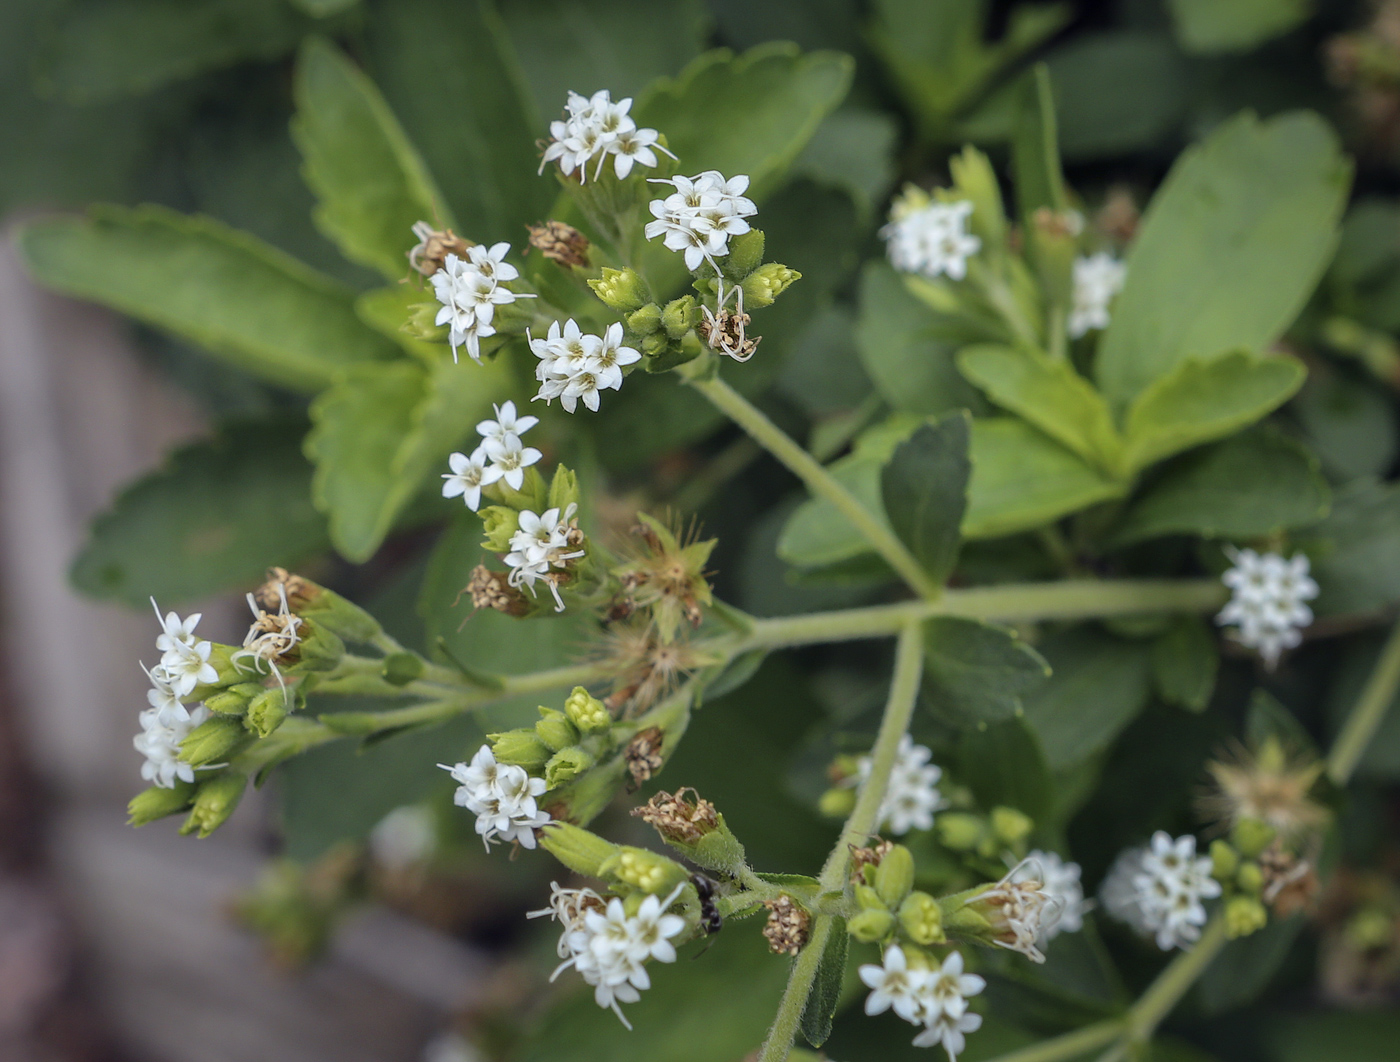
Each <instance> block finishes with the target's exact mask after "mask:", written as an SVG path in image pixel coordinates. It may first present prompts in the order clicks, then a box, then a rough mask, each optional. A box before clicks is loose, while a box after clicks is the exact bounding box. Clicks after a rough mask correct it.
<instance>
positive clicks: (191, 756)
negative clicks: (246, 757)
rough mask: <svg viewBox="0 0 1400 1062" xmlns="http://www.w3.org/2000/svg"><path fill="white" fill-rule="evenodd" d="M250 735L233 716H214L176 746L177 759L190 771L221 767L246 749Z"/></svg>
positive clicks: (238, 719)
mask: <svg viewBox="0 0 1400 1062" xmlns="http://www.w3.org/2000/svg"><path fill="white" fill-rule="evenodd" d="M252 741H253V735H252V734H250V733H248V731H247V730H246V729H245V728H244V726H243V720H242V719H240V718H238V717H237V716H228V715H216V716H213V717H211V718H209V719H207V720H205V721H204V722H203V723H201V724H200V725H199V726H197V727H195V728H194V729H193V730H191V731H190V732H189V734H187V735H186V736H185V740H184V741H182V742H181V743H180V759H182V760H184V761H185V762H186V763H188V764H190V765H191V766H193V767H205V766H208V765H209V764H211V763H225V762H227V761H228V760H230V759H232V758H233V757H234V756H235V755H237V754H238V752H239V751H240V750H242V749H243V748H245V747H247V746H248V745H249V744H251V743H252Z"/></svg>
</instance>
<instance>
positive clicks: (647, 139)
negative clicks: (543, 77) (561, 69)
mask: <svg viewBox="0 0 1400 1062" xmlns="http://www.w3.org/2000/svg"><path fill="white" fill-rule="evenodd" d="M564 108H565V113H566V115H567V117H565V118H564V120H563V121H554V122H550V123H549V135H550V136H552V137H553V138H554V139H553V140H552V141H551V142H550V144H549V146H548V147H546V148H545V149H544V158H542V159H541V160H540V172H541V173H543V172H544V168H545V166H546V165H547V164H549V163H550V162H553V161H554V160H556V159H557V160H558V162H559V170H560V172H562V173H563V174H565V175H566V176H567V175H568V174H571V173H573V172H574V170H578V171H579V175H578V176H579V182H580V183H582V182H584V181H587V180H588V163H589V162H591V161H592V160H593V159H594V158H596V159H597V160H598V168H597V169H596V170H595V171H594V173H593V179H594V180H595V181H596V180H597V179H598V178H599V177H601V176H602V174H603V166H604V165H605V164H606V163H607V161H608V158H609V156H611V157H612V160H613V172H614V173H616V174H617V179H618V180H619V181H620V180H622V179H623V178H624V177H626V176H627V175H628V174H629V173H631V172H632V167H633V166H634V165H636V164H638V163H640V164H641V165H643V166H653V167H654V166H655V165H656V152H657V151H661V152H664V153H665V154H667V155H671V153H670V152H669V151H667V150H666V149H665V148H664V147H663V146H662V145H661V144H659V143H657V136H658V134H657V132H656V130H655V129H638V128H637V123H636V122H635V121H633V120H632V118H631V117H629V116H628V114H627V112H628V111H629V110H631V109H632V100H631V98H630V97H629V98H627V99H622V100H618V101H617V102H616V103H614V102H613V100H612V96H611V94H609V92H608V91H607V89H602V90H600V91H598V92H595V93H593V95H592V96H587V97H585V96H580V95H579V94H578V93H577V92H570V93H569V99H568V102H567V103H566V104H565V105H564ZM653 148H654V149H655V151H654V150H652V149H653ZM675 157H676V156H675V155H671V158H675Z"/></svg>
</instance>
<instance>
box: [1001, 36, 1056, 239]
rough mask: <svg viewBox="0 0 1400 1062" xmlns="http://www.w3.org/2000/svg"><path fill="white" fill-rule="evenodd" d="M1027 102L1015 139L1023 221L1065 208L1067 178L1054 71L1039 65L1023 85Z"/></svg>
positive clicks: (1018, 197)
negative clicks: (1062, 162) (1062, 161)
mask: <svg viewBox="0 0 1400 1062" xmlns="http://www.w3.org/2000/svg"><path fill="white" fill-rule="evenodd" d="M1022 93H1023V102H1022V104H1021V114H1020V120H1019V121H1018V122H1017V123H1016V131H1015V135H1014V136H1013V137H1012V138H1011V168H1012V172H1013V173H1014V175H1015V178H1016V205H1017V208H1018V210H1019V211H1020V214H1021V218H1022V219H1023V220H1024V219H1028V218H1030V216H1031V215H1032V214H1034V213H1035V212H1036V211H1037V210H1039V209H1040V208H1042V207H1044V208H1046V209H1048V210H1054V211H1061V210H1064V209H1065V205H1066V200H1065V178H1064V174H1063V173H1061V172H1060V148H1059V141H1058V135H1057V132H1056V128H1055V99H1054V95H1053V94H1052V93H1051V91H1050V71H1049V69H1048V68H1047V67H1046V66H1045V64H1044V63H1037V64H1036V66H1035V67H1034V69H1033V70H1032V71H1031V73H1030V76H1028V77H1027V78H1026V79H1025V81H1024V83H1023V85H1022Z"/></svg>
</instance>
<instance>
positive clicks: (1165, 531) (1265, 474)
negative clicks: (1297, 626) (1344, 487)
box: [1113, 429, 1332, 545]
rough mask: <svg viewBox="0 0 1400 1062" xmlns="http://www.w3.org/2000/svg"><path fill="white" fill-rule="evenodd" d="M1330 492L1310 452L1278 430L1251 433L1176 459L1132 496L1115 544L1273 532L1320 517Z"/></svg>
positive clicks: (1325, 510)
mask: <svg viewBox="0 0 1400 1062" xmlns="http://www.w3.org/2000/svg"><path fill="white" fill-rule="evenodd" d="M1331 495H1332V492H1331V491H1330V490H1329V489H1328V486H1327V481H1326V480H1325V479H1323V478H1322V473H1321V471H1320V470H1319V469H1318V462H1317V458H1315V457H1314V456H1313V455H1312V454H1310V453H1308V451H1307V450H1306V449H1304V448H1303V447H1302V446H1300V445H1299V444H1298V443H1296V442H1294V441H1292V440H1291V439H1288V438H1285V437H1284V436H1282V435H1280V434H1279V433H1277V432H1274V431H1268V430H1263V429H1261V430H1256V431H1249V432H1245V433H1243V434H1241V435H1237V436H1235V437H1234V438H1233V439H1227V440H1226V441H1224V442H1222V443H1217V444H1216V445H1214V446H1210V447H1206V448H1204V449H1202V450H1199V451H1197V452H1195V453H1191V454H1187V455H1186V456H1184V457H1183V458H1181V459H1180V460H1179V461H1176V462H1173V463H1172V465H1171V466H1170V467H1168V468H1167V469H1166V470H1165V471H1164V472H1163V474H1162V476H1161V478H1159V479H1157V480H1155V481H1154V482H1153V483H1152V484H1151V485H1150V486H1149V487H1147V489H1146V490H1144V491H1143V492H1142V494H1141V495H1140V496H1139V497H1138V499H1137V500H1136V501H1134V503H1133V505H1132V508H1130V509H1129V510H1128V513H1127V515H1126V516H1125V517H1124V518H1123V523H1122V525H1121V526H1120V527H1119V528H1118V531H1117V533H1116V534H1115V535H1114V536H1113V542H1114V544H1116V545H1123V544H1125V543H1129V542H1138V541H1141V540H1142V539H1148V538H1156V537H1158V536H1160V535H1173V534H1196V535H1202V536H1204V537H1205V538H1226V539H1246V538H1254V537H1257V536H1260V535H1271V534H1274V533H1276V532H1278V531H1283V530H1287V529H1288V528H1293V527H1302V526H1303V525H1305V524H1311V523H1315V522H1316V521H1317V520H1320V519H1321V518H1322V517H1324V516H1326V515H1327V509H1328V506H1329V505H1330V503H1331Z"/></svg>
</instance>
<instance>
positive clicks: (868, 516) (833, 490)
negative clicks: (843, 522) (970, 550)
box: [690, 376, 943, 598]
mask: <svg viewBox="0 0 1400 1062" xmlns="http://www.w3.org/2000/svg"><path fill="white" fill-rule="evenodd" d="M690 384H691V386H692V387H694V388H695V389H696V390H697V391H699V392H700V393H701V394H703V395H704V396H705V397H706V398H708V399H709V400H710V401H711V402H713V403H714V404H715V406H716V407H718V408H719V410H720V411H721V412H723V413H724V414H726V415H727V416H728V417H729V418H730V419H731V420H732V421H734V423H736V424H737V425H739V427H741V428H743V429H744V430H745V431H746V432H748V433H749V435H750V436H752V437H753V440H754V441H755V442H756V443H758V444H759V445H760V446H762V447H763V448H764V449H765V450H767V451H768V452H769V453H770V454H772V455H773V456H774V457H776V458H777V459H778V460H779V461H781V462H782V463H783V464H784V465H786V466H787V468H788V470H789V471H790V472H792V474H793V475H795V476H796V477H797V478H798V479H800V480H802V482H803V483H805V484H806V485H807V489H808V490H810V491H811V492H812V493H813V494H814V495H816V496H817V497H819V498H825V499H826V500H827V501H829V502H831V504H832V505H834V506H836V508H837V509H838V510H839V511H840V512H841V515H843V516H844V517H845V518H846V519H847V520H849V521H850V522H851V525H852V526H853V527H854V528H855V529H856V530H857V531H859V532H860V533H861V536H862V537H863V538H864V539H865V540H866V541H867V542H869V543H870V544H871V545H872V546H873V547H874V548H875V552H877V553H879V554H880V556H882V557H883V558H885V560H886V562H888V563H889V566H890V567H891V568H893V569H894V570H895V571H896V572H898V573H899V575H900V578H902V579H903V580H904V581H905V582H906V583H908V584H909V585H910V586H911V587H912V588H913V589H914V590H915V591H916V592H917V593H918V594H919V595H920V596H921V597H926V598H933V597H937V596H938V595H939V594H940V593H941V592H942V589H943V588H942V587H941V586H939V585H938V583H937V582H935V581H934V580H933V579H932V578H931V577H930V576H929V574H928V573H927V572H926V571H924V569H923V568H922V567H921V566H920V565H919V562H918V561H917V560H915V559H914V555H913V554H912V553H910V552H909V550H908V549H906V548H905V545H904V543H903V542H901V541H900V540H899V538H898V537H897V536H896V535H895V533H894V532H893V531H892V530H890V528H889V526H888V525H887V524H885V523H883V522H881V521H880V520H879V519H878V518H877V517H876V516H875V515H874V514H873V513H871V512H870V510H869V509H867V508H866V507H865V506H864V505H862V504H861V503H860V500H859V499H858V498H856V496H855V495H854V494H852V493H851V492H850V491H849V490H847V489H846V488H845V487H843V486H842V485H841V484H840V483H839V482H838V481H837V480H836V478H835V477H834V476H832V474H831V473H830V472H828V471H827V470H826V469H825V468H824V467H823V466H822V465H821V464H820V462H818V461H817V459H816V458H814V457H813V456H812V455H811V454H809V453H808V452H807V451H806V450H804V449H803V448H802V447H801V446H799V445H797V443H795V442H794V441H793V440H792V439H791V438H789V437H788V435H787V433H785V432H784V431H783V430H782V429H781V428H779V427H778V426H777V425H776V424H774V423H773V422H772V421H771V420H769V419H768V418H767V417H766V416H764V414H763V412H762V411H761V410H759V409H758V407H757V406H755V405H753V403H751V402H750V401H749V400H748V399H747V398H745V397H744V396H743V395H741V394H739V392H738V391H736V390H734V388H732V387H730V386H729V385H728V384H727V383H725V382H724V381H723V380H721V379H720V378H719V377H718V376H714V377H712V378H711V379H708V380H691V381H690Z"/></svg>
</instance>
